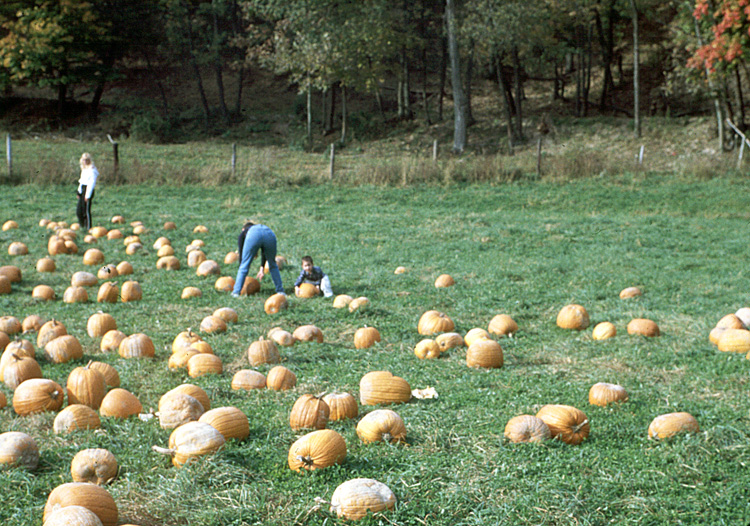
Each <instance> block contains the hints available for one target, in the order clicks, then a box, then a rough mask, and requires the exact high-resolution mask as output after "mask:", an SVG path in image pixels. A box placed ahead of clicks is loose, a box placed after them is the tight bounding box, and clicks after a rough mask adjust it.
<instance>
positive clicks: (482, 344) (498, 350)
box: [466, 339, 503, 369]
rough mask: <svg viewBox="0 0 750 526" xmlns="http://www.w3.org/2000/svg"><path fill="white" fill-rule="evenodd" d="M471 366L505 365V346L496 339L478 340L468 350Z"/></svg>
mask: <svg viewBox="0 0 750 526" xmlns="http://www.w3.org/2000/svg"><path fill="white" fill-rule="evenodd" d="M466 365H468V366H469V367H483V368H488V369H491V368H498V367H502V366H503V348H502V347H501V346H500V344H499V343H497V342H496V341H495V340H485V339H479V340H476V341H475V342H474V343H472V344H471V345H470V346H469V349H468V350H467V351H466Z"/></svg>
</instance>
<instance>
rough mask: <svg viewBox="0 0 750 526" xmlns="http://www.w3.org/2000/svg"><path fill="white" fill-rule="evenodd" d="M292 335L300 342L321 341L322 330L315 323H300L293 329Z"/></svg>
mask: <svg viewBox="0 0 750 526" xmlns="http://www.w3.org/2000/svg"><path fill="white" fill-rule="evenodd" d="M292 336H293V337H294V339H295V340H297V341H300V342H318V343H323V331H321V330H320V329H319V328H318V327H316V326H315V325H301V326H300V327H297V328H296V329H294V332H293V333H292Z"/></svg>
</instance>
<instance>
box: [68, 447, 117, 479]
mask: <svg viewBox="0 0 750 526" xmlns="http://www.w3.org/2000/svg"><path fill="white" fill-rule="evenodd" d="M119 469H120V467H119V465H118V464H117V459H116V458H115V456H114V455H113V454H112V452H111V451H109V450H108V449H103V448H89V449H82V450H81V451H79V452H78V453H76V454H75V456H74V457H73V460H72V461H71V463H70V474H71V476H72V477H73V481H74V482H89V483H91V484H97V485H99V486H103V485H105V484H109V483H110V482H112V481H113V480H114V479H115V478H116V477H117V472H118V471H119Z"/></svg>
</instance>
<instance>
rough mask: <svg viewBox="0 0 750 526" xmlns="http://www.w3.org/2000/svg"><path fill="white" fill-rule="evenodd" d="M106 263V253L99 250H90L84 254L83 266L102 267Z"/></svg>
mask: <svg viewBox="0 0 750 526" xmlns="http://www.w3.org/2000/svg"><path fill="white" fill-rule="evenodd" d="M102 263H104V252H102V251H101V250H99V249H98V248H90V249H88V250H87V251H86V252H84V253H83V264H84V265H89V266H92V265H101V264H102Z"/></svg>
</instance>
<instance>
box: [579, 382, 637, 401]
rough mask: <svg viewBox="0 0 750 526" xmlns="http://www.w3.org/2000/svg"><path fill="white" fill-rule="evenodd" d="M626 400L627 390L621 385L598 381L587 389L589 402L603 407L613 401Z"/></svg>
mask: <svg viewBox="0 0 750 526" xmlns="http://www.w3.org/2000/svg"><path fill="white" fill-rule="evenodd" d="M627 400H628V392H627V391H626V390H625V388H624V387H622V386H621V385H617V384H609V383H606V382H599V383H596V384H594V385H592V386H591V389H589V403H590V404H592V405H598V406H602V407H604V406H606V405H608V404H611V403H614V402H626V401H627Z"/></svg>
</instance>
